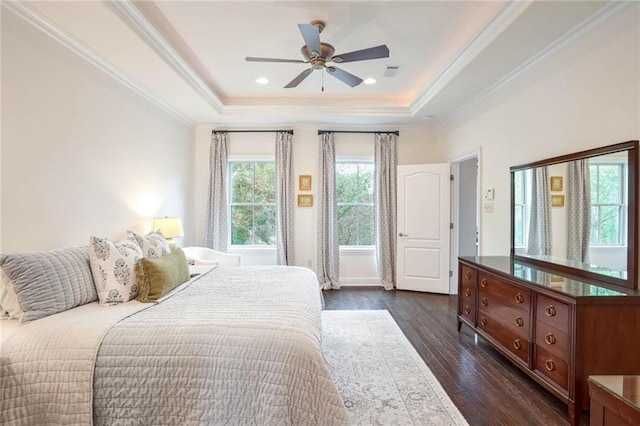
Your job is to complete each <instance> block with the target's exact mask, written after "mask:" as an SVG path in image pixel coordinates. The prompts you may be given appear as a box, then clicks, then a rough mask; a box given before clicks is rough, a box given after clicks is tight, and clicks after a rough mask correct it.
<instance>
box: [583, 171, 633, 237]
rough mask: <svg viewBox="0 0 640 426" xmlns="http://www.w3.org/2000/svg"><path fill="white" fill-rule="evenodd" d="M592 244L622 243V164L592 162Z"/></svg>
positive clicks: (623, 226) (623, 211) (624, 225)
mask: <svg viewBox="0 0 640 426" xmlns="http://www.w3.org/2000/svg"><path fill="white" fill-rule="evenodd" d="M589 172H590V174H591V238H590V244H591V245H605V246H606V245H623V244H625V241H624V239H625V236H624V235H625V228H626V215H625V212H626V211H627V209H626V206H625V200H624V187H625V176H626V175H627V174H626V170H625V165H624V164H623V163H591V164H590V165H589Z"/></svg>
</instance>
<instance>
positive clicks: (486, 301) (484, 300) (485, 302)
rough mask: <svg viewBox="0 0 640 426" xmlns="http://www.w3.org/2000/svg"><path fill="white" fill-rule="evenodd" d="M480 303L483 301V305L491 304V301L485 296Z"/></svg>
mask: <svg viewBox="0 0 640 426" xmlns="http://www.w3.org/2000/svg"><path fill="white" fill-rule="evenodd" d="M480 303H482V306H487V305H488V304H489V301H488V300H487V298H486V297H483V298H482V300H481V301H480Z"/></svg>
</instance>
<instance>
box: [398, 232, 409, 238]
mask: <svg viewBox="0 0 640 426" xmlns="http://www.w3.org/2000/svg"><path fill="white" fill-rule="evenodd" d="M398 235H400V236H401V237H408V235H407V234H403V233H402V232H401V233H399V234H398Z"/></svg>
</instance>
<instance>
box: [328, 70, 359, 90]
mask: <svg viewBox="0 0 640 426" xmlns="http://www.w3.org/2000/svg"><path fill="white" fill-rule="evenodd" d="M327 72H328V73H329V75H332V76H334V77H335V78H337V79H338V80H340V81H342V82H343V83H345V84H347V85H349V86H351V87H356V86H357V85H358V84H360V83H362V79H361V78H360V77H356V76H355V75H353V74H351V73H348V72H346V71H345V70H341V69H340V68H336V67H327Z"/></svg>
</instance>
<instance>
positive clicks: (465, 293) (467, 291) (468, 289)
mask: <svg viewBox="0 0 640 426" xmlns="http://www.w3.org/2000/svg"><path fill="white" fill-rule="evenodd" d="M464 295H465V296H467V297H469V296H471V289H470V288H467V289H465V290H464Z"/></svg>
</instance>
